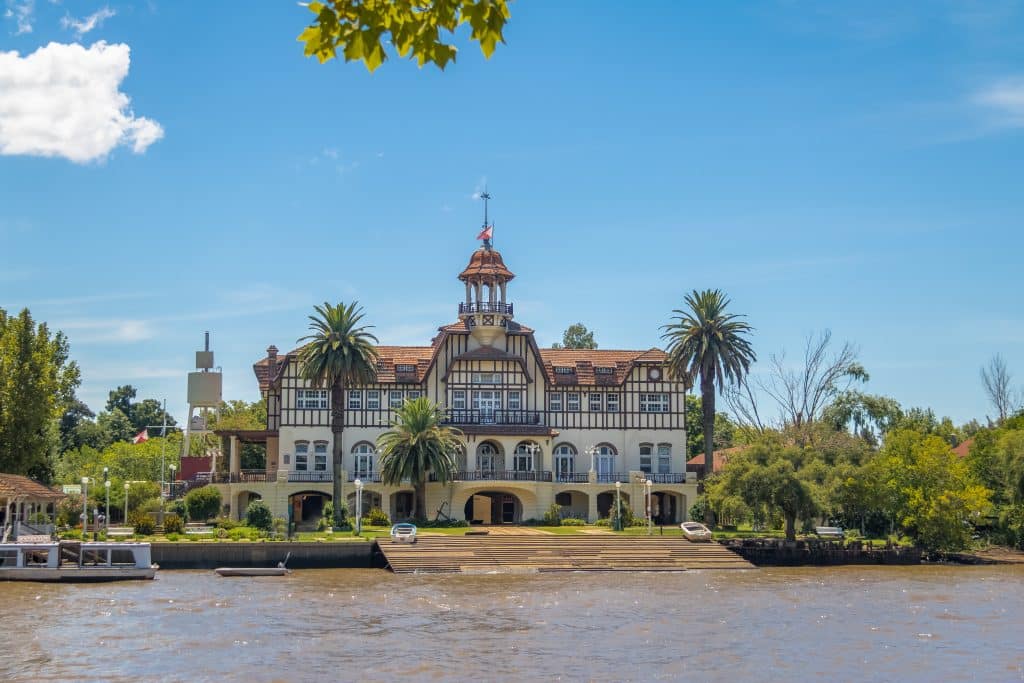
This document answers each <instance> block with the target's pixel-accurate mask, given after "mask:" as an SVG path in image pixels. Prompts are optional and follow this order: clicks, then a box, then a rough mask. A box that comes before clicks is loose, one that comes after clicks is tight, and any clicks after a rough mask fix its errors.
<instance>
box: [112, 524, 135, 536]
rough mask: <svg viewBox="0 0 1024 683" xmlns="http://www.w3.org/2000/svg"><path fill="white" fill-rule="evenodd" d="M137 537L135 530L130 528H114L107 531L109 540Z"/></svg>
mask: <svg viewBox="0 0 1024 683" xmlns="http://www.w3.org/2000/svg"><path fill="white" fill-rule="evenodd" d="M134 535H135V529H133V528H131V527H130V526H112V527H110V528H109V529H107V538H128V537H129V536H134Z"/></svg>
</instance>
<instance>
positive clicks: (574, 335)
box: [551, 323, 597, 349]
mask: <svg viewBox="0 0 1024 683" xmlns="http://www.w3.org/2000/svg"><path fill="white" fill-rule="evenodd" d="M551 348H553V349H596V348H597V342H596V341H594V333H593V332H591V331H590V330H588V329H587V326H586V325H584V324H583V323H575V324H573V325H569V327H568V328H566V330H565V332H564V333H563V334H562V343H561V344H558V343H555V344H552V345H551Z"/></svg>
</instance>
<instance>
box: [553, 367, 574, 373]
mask: <svg viewBox="0 0 1024 683" xmlns="http://www.w3.org/2000/svg"><path fill="white" fill-rule="evenodd" d="M555 374H556V375H573V374H576V368H573V367H569V366H566V365H556V366H555Z"/></svg>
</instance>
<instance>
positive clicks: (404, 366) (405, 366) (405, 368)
mask: <svg viewBox="0 0 1024 683" xmlns="http://www.w3.org/2000/svg"><path fill="white" fill-rule="evenodd" d="M395 372H405V373H409V372H416V366H415V365H410V364H409V363H399V364H398V365H396V366H395Z"/></svg>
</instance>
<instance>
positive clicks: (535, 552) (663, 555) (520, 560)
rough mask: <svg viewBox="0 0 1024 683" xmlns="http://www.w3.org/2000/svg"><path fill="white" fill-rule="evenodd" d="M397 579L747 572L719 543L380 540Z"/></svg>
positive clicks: (592, 538)
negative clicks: (426, 574) (489, 574)
mask: <svg viewBox="0 0 1024 683" xmlns="http://www.w3.org/2000/svg"><path fill="white" fill-rule="evenodd" d="M378 544H379V546H380V549H381V552H383V554H384V557H385V559H386V560H387V562H388V566H389V567H390V568H391V570H392V571H394V572H395V573H396V574H401V573H410V572H494V571H496V572H554V571H680V570H686V569H752V568H753V565H752V564H750V563H749V562H747V561H746V560H744V559H743V558H742V557H740V556H739V555H737V554H735V553H733V552H732V551H731V550H729V549H728V548H725V547H723V546H721V545H719V544H718V543H691V542H689V541H687V540H685V539H681V538H678V537H676V538H664V537H661V536H616V535H612V534H608V535H597V534H594V535H586V536H584V535H579V536H575V535H572V536H570V535H565V536H562V535H550V536H548V535H544V536H540V535H537V536H525V535H524V536H496V537H495V536H421V537H420V538H419V540H418V541H417V542H416V543H415V544H400V543H391V542H390V541H389V540H388V539H381V540H380V541H379V543H378Z"/></svg>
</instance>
